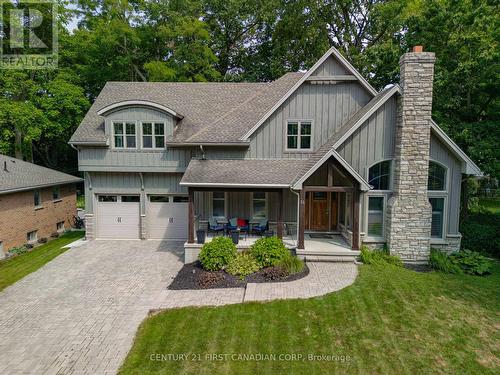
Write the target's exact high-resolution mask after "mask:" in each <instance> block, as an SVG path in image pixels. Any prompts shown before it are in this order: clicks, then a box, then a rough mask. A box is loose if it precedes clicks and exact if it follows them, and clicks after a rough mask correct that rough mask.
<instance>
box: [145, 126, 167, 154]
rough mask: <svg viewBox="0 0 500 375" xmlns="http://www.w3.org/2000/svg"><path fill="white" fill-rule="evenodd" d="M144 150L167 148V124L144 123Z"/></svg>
mask: <svg viewBox="0 0 500 375" xmlns="http://www.w3.org/2000/svg"><path fill="white" fill-rule="evenodd" d="M142 148H165V124H164V123H163V122H143V123H142Z"/></svg>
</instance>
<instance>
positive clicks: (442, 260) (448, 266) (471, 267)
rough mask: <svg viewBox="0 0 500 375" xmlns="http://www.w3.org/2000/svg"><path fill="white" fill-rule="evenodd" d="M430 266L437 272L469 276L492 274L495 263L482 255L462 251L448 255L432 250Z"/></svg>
mask: <svg viewBox="0 0 500 375" xmlns="http://www.w3.org/2000/svg"><path fill="white" fill-rule="evenodd" d="M429 265H430V266H431V267H432V268H434V269H435V270H437V271H441V272H446V273H462V272H464V273H466V274H469V275H479V276H482V275H487V274H489V273H491V269H492V267H493V263H492V262H491V261H490V260H489V259H488V258H486V257H484V256H482V255H481V254H479V253H477V252H475V251H470V250H460V251H458V252H456V253H453V254H451V255H448V254H446V253H444V252H442V251H439V250H437V249H431V257H430V260H429Z"/></svg>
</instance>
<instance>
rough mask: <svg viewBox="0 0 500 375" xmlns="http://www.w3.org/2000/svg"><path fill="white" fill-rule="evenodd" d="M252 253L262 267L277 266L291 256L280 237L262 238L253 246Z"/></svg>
mask: <svg viewBox="0 0 500 375" xmlns="http://www.w3.org/2000/svg"><path fill="white" fill-rule="evenodd" d="M250 252H251V253H252V255H253V256H254V257H255V259H257V263H258V264H259V266H260V267H270V266H274V265H276V263H278V262H279V261H280V260H281V259H283V258H285V257H287V256H290V251H289V250H288V249H287V248H286V246H285V244H284V243H283V241H282V240H280V239H279V238H278V237H264V238H260V239H258V240H257V241H255V243H254V244H253V245H252V246H251V248H250Z"/></svg>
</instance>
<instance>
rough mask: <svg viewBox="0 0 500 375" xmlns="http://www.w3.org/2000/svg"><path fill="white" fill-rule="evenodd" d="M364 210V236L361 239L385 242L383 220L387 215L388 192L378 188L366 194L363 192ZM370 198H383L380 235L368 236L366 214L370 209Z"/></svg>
mask: <svg viewBox="0 0 500 375" xmlns="http://www.w3.org/2000/svg"><path fill="white" fill-rule="evenodd" d="M365 195H366V196H365V207H366V209H365V212H364V216H365V225H364V227H365V228H364V229H365V238H364V239H363V241H367V242H385V241H386V239H385V221H386V215H387V212H386V211H387V200H388V199H387V198H388V194H387V193H384V192H382V191H380V190H377V191H373V193H372V192H370V193H368V194H365ZM370 198H383V203H382V236H378V237H377V236H370V235H369V234H368V214H369V211H370Z"/></svg>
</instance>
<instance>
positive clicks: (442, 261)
mask: <svg viewBox="0 0 500 375" xmlns="http://www.w3.org/2000/svg"><path fill="white" fill-rule="evenodd" d="M429 266H430V267H431V268H433V269H435V270H436V271H441V272H445V273H462V269H461V268H460V267H459V266H458V265H456V264H455V263H453V262H452V261H451V259H450V257H449V256H448V254H446V253H444V252H442V251H440V250H438V249H432V248H431V255H430V258H429Z"/></svg>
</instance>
